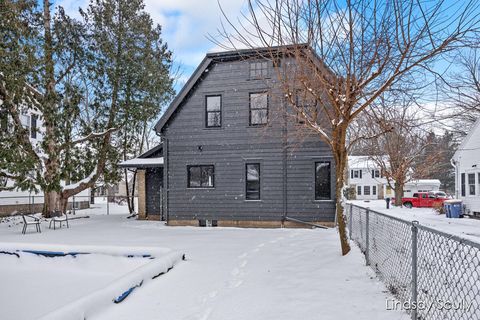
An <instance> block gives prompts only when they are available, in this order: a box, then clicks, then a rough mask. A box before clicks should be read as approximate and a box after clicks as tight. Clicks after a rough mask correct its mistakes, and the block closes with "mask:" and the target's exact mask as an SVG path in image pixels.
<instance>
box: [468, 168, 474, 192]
mask: <svg viewBox="0 0 480 320" xmlns="http://www.w3.org/2000/svg"><path fill="white" fill-rule="evenodd" d="M468 194H469V195H471V196H474V195H475V173H469V174H468Z"/></svg>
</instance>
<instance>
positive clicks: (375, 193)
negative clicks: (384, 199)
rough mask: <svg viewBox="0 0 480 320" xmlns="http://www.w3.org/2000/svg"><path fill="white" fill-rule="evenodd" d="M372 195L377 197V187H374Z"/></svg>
mask: <svg viewBox="0 0 480 320" xmlns="http://www.w3.org/2000/svg"><path fill="white" fill-rule="evenodd" d="M372 195H374V196H376V195H377V186H372Z"/></svg>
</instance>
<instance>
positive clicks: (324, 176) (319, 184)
mask: <svg viewBox="0 0 480 320" xmlns="http://www.w3.org/2000/svg"><path fill="white" fill-rule="evenodd" d="M330 171H331V163H330V161H319V162H315V200H331V198H332V190H331V183H330V181H331V178H330Z"/></svg>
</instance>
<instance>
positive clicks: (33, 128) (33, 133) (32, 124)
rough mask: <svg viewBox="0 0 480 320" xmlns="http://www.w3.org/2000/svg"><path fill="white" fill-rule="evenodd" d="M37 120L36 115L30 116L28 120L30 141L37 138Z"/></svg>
mask: <svg viewBox="0 0 480 320" xmlns="http://www.w3.org/2000/svg"><path fill="white" fill-rule="evenodd" d="M37 120H38V116H37V115H36V114H32V116H31V118H30V138H32V139H36V138H37Z"/></svg>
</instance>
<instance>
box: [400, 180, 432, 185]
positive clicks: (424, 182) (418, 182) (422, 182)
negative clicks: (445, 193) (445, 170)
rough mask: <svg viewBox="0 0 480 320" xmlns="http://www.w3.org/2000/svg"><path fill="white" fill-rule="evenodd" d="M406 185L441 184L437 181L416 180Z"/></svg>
mask: <svg viewBox="0 0 480 320" xmlns="http://www.w3.org/2000/svg"><path fill="white" fill-rule="evenodd" d="M406 184H424V185H425V184H428V185H431V184H438V185H440V184H441V182H440V180H438V179H418V180H412V181H409V182H407V183H406Z"/></svg>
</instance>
